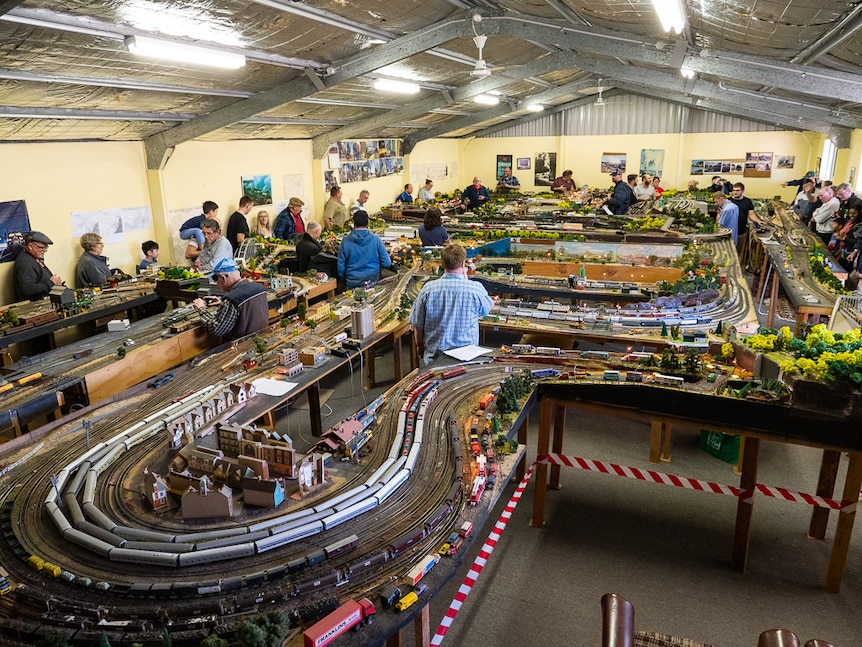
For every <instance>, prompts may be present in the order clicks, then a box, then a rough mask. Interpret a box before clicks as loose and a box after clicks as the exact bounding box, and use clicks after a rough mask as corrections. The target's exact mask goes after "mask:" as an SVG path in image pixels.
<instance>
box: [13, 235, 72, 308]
mask: <svg viewBox="0 0 862 647" xmlns="http://www.w3.org/2000/svg"><path fill="white" fill-rule="evenodd" d="M53 244H54V242H53V241H52V240H51V239H50V238H48V237H47V236H46V235H45V234H43V233H42V232H41V231H31V232H30V233H29V234H27V236H25V238H24V248H23V249H22V250H21V253H20V254H18V257H17V258H16V259H15V267H14V269H13V270H12V275H13V279H14V282H15V292H16V293H17V294H18V298H19V299H22V300H23V299H30V300H31V301H36V300H38V299H41V298H42V297H45V296H47V295H48V293H50V292H51V289H52V288H53V287H54V286H55V285H60V284H62V283H63V279H61V278H60V277H59V276H57V275H56V274H52V273H51V270H49V269H48V268H47V267H46V266H45V252H46V251H47V250H48V245H53Z"/></svg>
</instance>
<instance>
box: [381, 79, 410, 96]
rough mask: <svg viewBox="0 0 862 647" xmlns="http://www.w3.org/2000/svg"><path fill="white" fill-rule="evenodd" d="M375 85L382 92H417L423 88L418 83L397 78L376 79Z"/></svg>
mask: <svg viewBox="0 0 862 647" xmlns="http://www.w3.org/2000/svg"><path fill="white" fill-rule="evenodd" d="M373 87H374V89H375V90H379V91H380V92H397V93H399V94H416V93H417V92H419V90H421V89H422V88H421V87H419V84H418V83H411V82H410V81H399V80H397V79H375V81H374V85H373Z"/></svg>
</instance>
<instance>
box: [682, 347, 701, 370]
mask: <svg viewBox="0 0 862 647" xmlns="http://www.w3.org/2000/svg"><path fill="white" fill-rule="evenodd" d="M699 371H700V356H699V355H698V354H697V351H696V350H695V349H694V348H689V349H688V350H687V351H685V372H686V373H697V372H699Z"/></svg>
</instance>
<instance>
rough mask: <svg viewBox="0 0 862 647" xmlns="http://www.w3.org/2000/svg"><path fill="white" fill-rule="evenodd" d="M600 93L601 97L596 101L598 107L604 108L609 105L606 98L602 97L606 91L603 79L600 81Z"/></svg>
mask: <svg viewBox="0 0 862 647" xmlns="http://www.w3.org/2000/svg"><path fill="white" fill-rule="evenodd" d="M598 91H599V96H598V98H597V99H596V105H597V106H601V107H603V108H604V107H605V106H606V105H607V102H606V101H605V98H604V97H603V96H602V92H604V91H605V86H603V85H602V79H599V86H598Z"/></svg>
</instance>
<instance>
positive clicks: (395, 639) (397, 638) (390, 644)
mask: <svg viewBox="0 0 862 647" xmlns="http://www.w3.org/2000/svg"><path fill="white" fill-rule="evenodd" d="M403 644H404V643H403V641H402V640H401V630H400V629H399V630H398V631H396V632H395V633H394V634H392V635H391V636H389V638H387V639H386V647H402V645H403Z"/></svg>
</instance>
